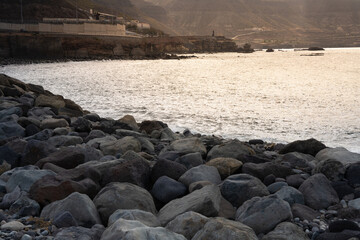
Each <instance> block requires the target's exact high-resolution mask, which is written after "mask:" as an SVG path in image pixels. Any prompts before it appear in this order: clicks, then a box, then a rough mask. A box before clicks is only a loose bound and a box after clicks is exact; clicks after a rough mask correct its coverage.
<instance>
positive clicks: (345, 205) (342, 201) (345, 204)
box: [340, 200, 348, 208]
mask: <svg viewBox="0 0 360 240" xmlns="http://www.w3.org/2000/svg"><path fill="white" fill-rule="evenodd" d="M340 204H341V206H342V207H343V208H347V207H348V206H347V203H346V201H345V200H341V201H340Z"/></svg>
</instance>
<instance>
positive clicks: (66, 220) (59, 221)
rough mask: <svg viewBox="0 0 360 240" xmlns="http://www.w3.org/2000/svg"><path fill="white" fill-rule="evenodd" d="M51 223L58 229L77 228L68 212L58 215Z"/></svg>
mask: <svg viewBox="0 0 360 240" xmlns="http://www.w3.org/2000/svg"><path fill="white" fill-rule="evenodd" d="M52 223H53V224H54V225H55V226H56V227H58V228H66V227H72V226H75V227H77V226H78V224H77V222H76V220H75V218H74V216H73V215H72V214H71V213H70V212H69V211H65V212H61V213H59V214H58V215H57V216H56V217H55V218H54V220H53V221H52Z"/></svg>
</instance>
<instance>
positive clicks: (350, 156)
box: [316, 147, 360, 167]
mask: <svg viewBox="0 0 360 240" xmlns="http://www.w3.org/2000/svg"><path fill="white" fill-rule="evenodd" d="M316 158H317V159H318V161H325V160H330V159H332V160H336V161H339V162H341V163H342V164H343V165H344V166H345V167H347V166H348V165H350V164H353V163H358V162H360V154H358V153H353V152H349V151H348V150H346V149H345V148H342V147H338V148H326V149H323V150H322V151H320V152H319V153H318V154H316Z"/></svg>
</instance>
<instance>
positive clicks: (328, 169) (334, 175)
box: [313, 159, 345, 181]
mask: <svg viewBox="0 0 360 240" xmlns="http://www.w3.org/2000/svg"><path fill="white" fill-rule="evenodd" d="M315 173H322V174H324V175H325V176H326V177H327V178H328V179H329V180H331V181H340V180H342V179H344V175H345V166H344V165H343V164H342V163H341V162H340V161H338V160H334V159H328V160H323V161H320V162H318V163H317V164H316V167H315V169H314V170H313V174H315Z"/></svg>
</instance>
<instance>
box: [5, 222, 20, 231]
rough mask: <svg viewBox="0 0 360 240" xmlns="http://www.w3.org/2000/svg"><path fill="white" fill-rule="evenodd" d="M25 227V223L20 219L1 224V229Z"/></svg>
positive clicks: (15, 229) (17, 229)
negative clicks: (19, 220)
mask: <svg viewBox="0 0 360 240" xmlns="http://www.w3.org/2000/svg"><path fill="white" fill-rule="evenodd" d="M24 228H25V226H24V224H22V223H21V222H18V221H13V222H8V223H5V224H4V225H2V226H1V229H4V230H5V229H7V230H11V231H20V230H23V229H24Z"/></svg>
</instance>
